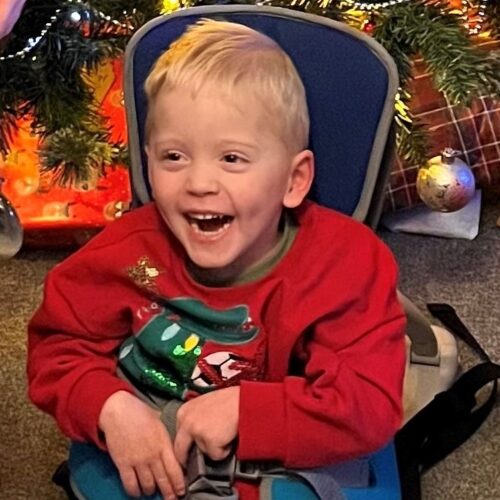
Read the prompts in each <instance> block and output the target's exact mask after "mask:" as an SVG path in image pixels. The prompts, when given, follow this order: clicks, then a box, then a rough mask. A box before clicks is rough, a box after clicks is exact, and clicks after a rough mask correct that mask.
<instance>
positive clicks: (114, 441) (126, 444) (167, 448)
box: [99, 391, 185, 499]
mask: <svg viewBox="0 0 500 500" xmlns="http://www.w3.org/2000/svg"><path fill="white" fill-rule="evenodd" d="M99 428H100V429H101V430H102V431H103V432H104V435H105V437H106V444H107V447H108V451H109V454H110V456H111V458H112V460H113V462H114V463H115V465H116V467H117V468H118V471H119V473H120V478H121V481H122V483H123V487H124V488H125V490H126V492H127V493H128V494H129V495H132V496H134V497H138V496H140V495H141V491H142V493H144V494H145V495H152V494H153V493H154V492H155V491H156V489H157V488H158V490H159V491H160V493H161V494H162V496H163V498H165V499H174V498H176V495H179V496H181V495H183V494H184V492H185V485H184V475H183V472H182V468H181V466H180V465H179V462H178V461H177V459H176V458H175V455H174V451H173V447H172V443H171V440H170V437H169V435H168V433H167V430H166V429H165V426H164V425H163V423H162V422H161V420H160V414H159V412H156V411H155V410H153V409H152V408H150V407H149V406H148V405H147V404H145V403H143V402H142V401H141V400H140V399H139V398H137V397H135V396H134V395H132V394H130V393H128V392H126V391H118V392H116V393H115V394H113V395H112V396H110V397H109V398H108V399H107V400H106V402H105V403H104V405H103V407H102V410H101V414H100V415H99Z"/></svg>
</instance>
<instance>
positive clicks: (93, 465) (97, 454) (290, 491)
mask: <svg viewBox="0 0 500 500" xmlns="http://www.w3.org/2000/svg"><path fill="white" fill-rule="evenodd" d="M369 463H370V486H369V487H368V488H343V489H342V491H343V493H344V495H345V496H346V498H347V500H400V498H401V495H400V487H399V478H398V470H397V462H396V454H395V450H394V445H393V443H390V444H389V445H387V446H386V447H385V448H383V449H381V450H380V451H378V452H376V453H374V454H372V455H370V457H369ZM69 469H70V475H71V476H70V481H71V486H72V488H73V490H74V492H75V494H76V495H77V497H79V498H82V499H86V500H128V499H132V498H133V497H130V496H129V495H127V493H126V492H125V490H124V489H123V486H122V484H121V481H120V476H119V474H118V470H117V469H116V467H115V465H114V464H113V462H112V460H111V458H110V457H109V455H108V454H107V453H105V452H103V451H101V450H99V449H98V448H96V447H95V446H93V445H90V444H84V443H72V444H71V448H70V453H69ZM273 494H274V495H276V496H277V498H278V499H282V500H315V499H316V495H315V494H314V493H312V492H311V490H310V489H309V488H308V487H307V486H305V485H304V484H303V483H300V482H296V481H288V480H279V481H275V483H274V485H273ZM142 498H143V499H144V500H146V499H148V500H161V495H159V494H155V495H152V496H148V497H142Z"/></svg>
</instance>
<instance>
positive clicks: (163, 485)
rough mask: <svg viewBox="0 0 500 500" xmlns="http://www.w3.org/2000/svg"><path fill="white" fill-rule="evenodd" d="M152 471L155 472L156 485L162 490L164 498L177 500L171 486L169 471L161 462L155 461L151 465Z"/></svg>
mask: <svg viewBox="0 0 500 500" xmlns="http://www.w3.org/2000/svg"><path fill="white" fill-rule="evenodd" d="M151 471H152V472H153V475H154V478H155V482H156V485H157V487H158V489H159V490H160V493H161V496H162V498H168V499H170V498H176V495H175V492H174V489H173V487H172V485H171V484H170V479H169V477H168V474H167V471H166V470H165V467H164V465H163V462H162V461H161V460H157V461H155V462H154V463H153V464H151Z"/></svg>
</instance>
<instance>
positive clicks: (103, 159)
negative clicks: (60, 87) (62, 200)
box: [40, 127, 124, 186]
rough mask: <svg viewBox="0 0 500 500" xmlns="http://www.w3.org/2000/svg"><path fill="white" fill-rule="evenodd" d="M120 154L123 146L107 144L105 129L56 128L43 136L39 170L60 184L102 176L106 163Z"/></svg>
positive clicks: (122, 155) (107, 134)
mask: <svg viewBox="0 0 500 500" xmlns="http://www.w3.org/2000/svg"><path fill="white" fill-rule="evenodd" d="M123 157H124V152H123V146H121V145H118V144H110V142H109V132H108V131H106V130H97V131H96V130H94V131H91V130H85V129H75V128H71V127H68V128H63V129H59V130H57V131H56V132H54V133H53V134H50V135H48V136H47V137H46V139H45V141H44V142H43V144H42V147H41V150H40V159H41V163H42V169H41V170H42V172H51V173H52V174H53V175H54V178H55V180H56V182H57V183H58V184H60V185H62V186H72V185H74V184H77V183H81V182H84V181H87V180H88V179H90V178H91V177H92V176H93V174H94V173H97V174H98V175H102V174H103V172H104V168H105V167H106V166H107V165H114V164H117V163H118V162H119V161H120V160H122V159H123Z"/></svg>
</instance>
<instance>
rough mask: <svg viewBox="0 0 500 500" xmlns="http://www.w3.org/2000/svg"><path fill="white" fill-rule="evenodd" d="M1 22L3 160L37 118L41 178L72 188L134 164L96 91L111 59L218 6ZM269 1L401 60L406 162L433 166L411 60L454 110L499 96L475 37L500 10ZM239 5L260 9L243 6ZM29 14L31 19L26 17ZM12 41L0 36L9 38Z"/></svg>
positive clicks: (47, 7)
mask: <svg viewBox="0 0 500 500" xmlns="http://www.w3.org/2000/svg"><path fill="white" fill-rule="evenodd" d="M4 1H5V2H6V5H7V7H3V9H4V11H3V13H1V14H0V16H4V19H2V17H0V26H1V24H3V25H4V27H5V31H8V30H9V29H10V25H13V24H14V22H13V21H14V20H15V19H16V18H17V15H18V14H20V16H19V19H18V20H17V22H16V23H15V25H14V28H13V30H12V32H10V34H8V35H7V36H5V37H4V38H3V39H2V41H1V42H0V154H2V155H4V156H5V155H7V154H8V152H9V147H10V140H11V137H12V133H13V131H14V129H15V127H16V123H17V120H18V119H19V118H21V117H26V116H29V117H30V119H31V120H32V122H31V126H32V129H33V131H35V132H36V133H37V134H38V135H39V136H40V137H41V139H42V146H41V150H40V159H41V165H42V169H44V170H45V171H50V172H52V173H53V174H54V175H55V178H56V179H57V180H58V181H59V182H60V183H61V184H65V185H71V184H72V183H75V182H81V181H82V180H84V179H86V178H88V177H89V175H90V174H91V172H95V171H102V168H103V166H104V165H108V164H113V163H115V162H118V163H121V162H126V148H125V145H124V144H121V143H113V141H111V136H110V131H109V128H107V126H106V122H105V120H104V118H103V116H102V115H101V113H100V112H99V109H98V105H97V104H96V101H95V99H94V96H93V92H92V87H91V84H90V83H89V74H91V73H92V72H93V71H94V70H95V69H96V68H97V67H98V66H99V64H101V63H102V62H103V61H104V60H106V59H108V58H112V57H116V56H118V55H119V54H120V53H121V52H122V51H123V49H124V47H125V45H126V43H127V41H128V40H129V38H130V37H131V36H132V35H133V33H134V32H135V31H136V30H137V28H138V27H140V26H141V25H142V24H144V23H145V22H146V21H148V20H149V19H151V18H153V17H155V16H157V15H160V14H161V13H165V12H169V11H172V10H175V9H178V8H183V7H189V6H196V5H203V4H208V3H229V2H227V1H224V2H217V1H210V0H205V1H203V0H185V1H182V2H181V3H179V2H178V1H177V0H163V1H161V0H139V1H136V2H130V1H128V0H88V1H84V0H45V1H40V0H4ZM453 1H456V0H451V2H448V1H446V2H445V1H444V0H443V1H435V0H427V1H424V0H417V1H413V0H411V1H409V0H387V1H382V2H379V1H378V0H340V1H337V0H289V1H287V0H267V1H265V2H259V4H262V3H264V4H266V5H272V6H281V7H288V8H292V9H299V10H303V11H306V12H310V13H314V14H318V15H322V16H326V17H329V18H332V19H336V20H339V21H342V22H345V23H348V24H350V25H352V26H355V27H357V28H359V29H360V30H363V31H365V32H366V33H369V34H370V35H371V36H373V37H374V38H375V39H376V40H378V41H379V42H380V43H381V44H382V45H383V46H384V47H385V48H386V49H387V50H388V51H389V53H390V54H391V55H392V56H393V58H394V60H395V62H396V64H397V67H398V70H399V75H400V81H401V89H400V93H399V96H398V100H397V102H396V103H395V106H396V122H397V145H398V152H399V154H400V156H401V157H402V158H405V159H407V160H409V161H415V162H421V161H423V160H424V159H425V158H426V137H425V131H424V129H423V127H422V126H421V125H420V124H419V123H416V122H415V121H414V120H412V117H411V115H410V112H409V108H408V103H409V100H410V97H411V95H410V93H409V91H408V82H409V80H410V78H411V70H412V57H414V56H415V55H417V54H418V55H421V56H422V57H423V58H424V60H425V62H426V64H427V66H428V68H429V69H430V71H431V72H432V74H433V79H434V84H435V86H436V88H437V89H438V90H439V91H441V92H442V93H443V94H444V95H445V96H446V98H447V99H448V100H449V102H450V103H452V104H456V103H460V104H462V105H467V104H469V103H470V101H471V99H473V98H474V97H478V96H480V95H490V96H494V97H497V96H498V94H499V89H500V77H499V75H500V64H499V59H498V54H494V53H488V52H486V51H482V50H480V49H478V48H477V47H476V46H475V45H474V43H473V37H475V36H478V35H482V36H485V34H487V36H491V37H497V36H498V18H499V16H498V9H499V8H498V6H497V4H496V2H488V0H477V1H478V4H477V5H475V6H474V5H472V7H471V6H470V5H469V2H468V0H458V5H455V4H453ZM234 3H254V2H251V1H246V0H240V1H238V0H236V1H235V2H234ZM21 8H22V11H21ZM2 35H3V33H1V32H0V36H2Z"/></svg>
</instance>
